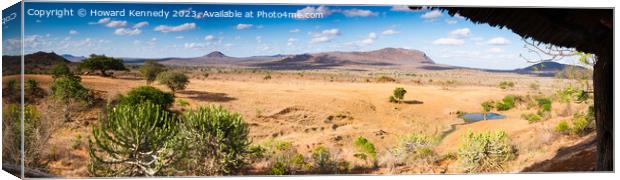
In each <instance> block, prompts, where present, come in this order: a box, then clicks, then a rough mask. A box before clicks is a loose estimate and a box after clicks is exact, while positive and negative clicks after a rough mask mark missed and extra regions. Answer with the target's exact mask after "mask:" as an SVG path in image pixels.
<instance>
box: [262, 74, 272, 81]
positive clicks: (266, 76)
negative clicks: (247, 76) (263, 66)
mask: <svg viewBox="0 0 620 180" xmlns="http://www.w3.org/2000/svg"><path fill="white" fill-rule="evenodd" d="M270 79H271V74H267V75H265V77H263V80H270Z"/></svg>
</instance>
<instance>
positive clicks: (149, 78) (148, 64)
mask: <svg viewBox="0 0 620 180" xmlns="http://www.w3.org/2000/svg"><path fill="white" fill-rule="evenodd" d="M164 71H166V66H164V65H162V64H159V63H157V62H155V61H152V60H149V61H145V62H144V64H143V65H142V66H141V67H140V74H142V76H143V77H144V79H146V84H147V85H150V84H151V83H152V82H153V81H155V79H156V78H157V75H159V73H161V72H164Z"/></svg>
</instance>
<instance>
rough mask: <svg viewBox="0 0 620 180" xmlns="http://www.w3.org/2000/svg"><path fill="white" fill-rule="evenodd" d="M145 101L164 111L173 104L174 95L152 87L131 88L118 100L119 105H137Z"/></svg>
mask: <svg viewBox="0 0 620 180" xmlns="http://www.w3.org/2000/svg"><path fill="white" fill-rule="evenodd" d="M146 101H149V102H151V103H153V104H156V105H159V106H161V107H163V108H164V109H166V108H168V107H170V106H171V105H172V103H173V102H174V95H172V93H167V92H163V91H161V90H159V89H157V88H155V87H152V86H140V87H137V88H133V89H132V90H131V91H129V92H128V93H127V95H126V96H121V97H120V98H119V104H128V105H138V104H141V103H144V102H146Z"/></svg>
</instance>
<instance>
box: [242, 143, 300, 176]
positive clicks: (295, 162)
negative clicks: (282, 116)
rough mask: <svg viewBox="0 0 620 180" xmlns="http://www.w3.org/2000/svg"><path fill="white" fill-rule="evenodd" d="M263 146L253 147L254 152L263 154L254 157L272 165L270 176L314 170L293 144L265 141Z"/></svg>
mask: <svg viewBox="0 0 620 180" xmlns="http://www.w3.org/2000/svg"><path fill="white" fill-rule="evenodd" d="M263 146H264V148H263ZM263 146H255V147H253V148H252V149H253V150H252V152H254V153H255V154H256V153H257V152H262V153H261V155H260V156H256V155H254V156H255V157H258V159H260V160H266V161H267V163H268V164H270V167H271V168H270V171H269V172H268V174H269V175H288V174H295V173H296V172H298V171H302V170H310V169H311V168H312V167H311V165H310V164H309V163H308V162H307V161H306V158H305V157H304V156H303V155H302V154H300V153H299V152H297V150H296V149H295V147H293V143H292V142H288V141H279V140H275V139H270V140H267V141H265V142H264V143H263Z"/></svg>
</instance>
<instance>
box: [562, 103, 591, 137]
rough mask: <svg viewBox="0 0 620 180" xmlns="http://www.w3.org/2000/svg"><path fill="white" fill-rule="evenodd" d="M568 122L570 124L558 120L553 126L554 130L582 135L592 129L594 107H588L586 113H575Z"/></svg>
mask: <svg viewBox="0 0 620 180" xmlns="http://www.w3.org/2000/svg"><path fill="white" fill-rule="evenodd" d="M570 122H571V124H569V122H568V121H566V120H562V121H560V123H558V125H556V127H555V130H556V132H559V133H562V134H572V135H577V136H583V135H587V134H588V133H590V132H592V131H594V123H593V122H594V107H593V106H590V107H588V112H586V113H583V112H578V113H575V114H574V115H573V118H572V119H571V121H570Z"/></svg>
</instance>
